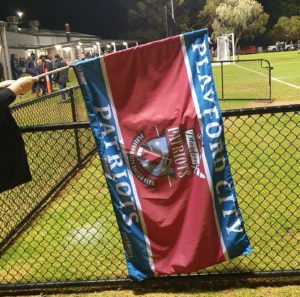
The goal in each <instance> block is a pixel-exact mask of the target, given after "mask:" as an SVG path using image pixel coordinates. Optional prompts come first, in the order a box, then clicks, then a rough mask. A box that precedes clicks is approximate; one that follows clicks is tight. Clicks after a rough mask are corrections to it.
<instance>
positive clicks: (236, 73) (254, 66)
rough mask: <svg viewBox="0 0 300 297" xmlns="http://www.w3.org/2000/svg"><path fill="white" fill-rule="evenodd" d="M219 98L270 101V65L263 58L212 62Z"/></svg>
mask: <svg viewBox="0 0 300 297" xmlns="http://www.w3.org/2000/svg"><path fill="white" fill-rule="evenodd" d="M212 66H213V74H214V80H215V85H216V89H217V93H218V97H219V99H221V100H223V99H225V100H263V101H271V100H272V99H271V69H272V68H271V65H270V62H269V61H267V60H264V59H252V60H234V61H219V62H215V61H213V62H212Z"/></svg>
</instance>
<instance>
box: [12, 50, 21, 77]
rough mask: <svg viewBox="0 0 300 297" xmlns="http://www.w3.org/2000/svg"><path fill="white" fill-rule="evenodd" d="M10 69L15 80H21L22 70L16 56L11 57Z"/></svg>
mask: <svg viewBox="0 0 300 297" xmlns="http://www.w3.org/2000/svg"><path fill="white" fill-rule="evenodd" d="M10 67H11V74H12V77H13V79H14V80H17V79H18V78H20V77H21V73H22V70H21V68H20V65H19V60H18V57H17V55H15V54H11V56H10Z"/></svg>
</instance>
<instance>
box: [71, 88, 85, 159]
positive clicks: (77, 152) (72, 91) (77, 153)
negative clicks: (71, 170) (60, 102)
mask: <svg viewBox="0 0 300 297" xmlns="http://www.w3.org/2000/svg"><path fill="white" fill-rule="evenodd" d="M69 92H70V102H71V111H72V121H73V123H76V122H77V115H76V107H75V98H74V90H73V88H71V89H69ZM78 134H79V133H78V128H74V137H75V146H76V155H77V165H81V162H82V159H81V154H80V144H79V135H78Z"/></svg>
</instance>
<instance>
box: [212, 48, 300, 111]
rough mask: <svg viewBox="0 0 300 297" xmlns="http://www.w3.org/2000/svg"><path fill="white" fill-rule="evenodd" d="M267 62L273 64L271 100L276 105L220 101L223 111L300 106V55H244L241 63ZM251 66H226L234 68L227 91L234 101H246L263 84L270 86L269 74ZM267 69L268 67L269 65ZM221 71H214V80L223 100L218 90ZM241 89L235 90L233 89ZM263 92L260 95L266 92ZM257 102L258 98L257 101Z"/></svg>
mask: <svg viewBox="0 0 300 297" xmlns="http://www.w3.org/2000/svg"><path fill="white" fill-rule="evenodd" d="M250 59H264V60H267V61H269V62H270V65H271V67H272V70H271V98H272V103H269V102H258V101H254V100H253V101H248V100H245V101H243V100H237V99H236V101H235V100H226V99H225V100H220V106H221V108H222V109H223V110H225V109H235V108H246V107H255V106H262V105H264V106H268V105H281V104H297V103H300V71H299V69H300V54H298V51H287V52H278V53H277V52H270V53H260V54H253V55H240V56H239V60H250ZM243 65H246V66H245V67H244V66H243ZM250 65H251V63H249V64H246V63H236V65H234V64H232V65H226V66H225V67H229V68H232V69H231V70H230V73H231V74H232V76H231V77H228V76H227V77H226V82H225V83H226V84H227V86H226V90H228V91H229V92H230V95H231V96H233V98H239V97H242V98H245V96H247V95H248V96H249V95H251V94H252V93H254V92H255V88H256V87H257V86H259V85H260V83H261V81H263V80H264V81H265V83H266V82H267V79H268V78H267V76H266V74H267V72H266V71H261V70H259V69H255V68H252V67H251V66H250ZM264 66H267V64H265V65H264ZM219 71H220V70H219V69H218V67H213V74H214V79H215V82H216V86H217V92H218V97H219V98H221V90H220V88H218V85H219V80H220V77H219V76H220V75H219ZM236 80H238V86H239V87H238V88H235V87H233V88H231V87H230V85H232V86H236V85H237V83H236ZM263 91H264V90H260V91H259V92H263ZM254 98H255V97H254Z"/></svg>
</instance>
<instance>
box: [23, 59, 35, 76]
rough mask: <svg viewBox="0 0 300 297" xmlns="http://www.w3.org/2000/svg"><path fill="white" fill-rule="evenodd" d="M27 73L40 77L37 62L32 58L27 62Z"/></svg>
mask: <svg viewBox="0 0 300 297" xmlns="http://www.w3.org/2000/svg"><path fill="white" fill-rule="evenodd" d="M26 72H27V73H29V74H30V75H31V76H35V75H38V71H37V64H36V61H35V60H34V59H32V58H30V59H28V60H27V66H26Z"/></svg>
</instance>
